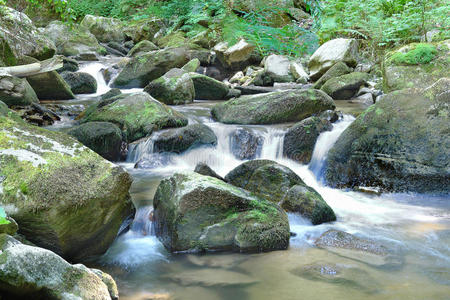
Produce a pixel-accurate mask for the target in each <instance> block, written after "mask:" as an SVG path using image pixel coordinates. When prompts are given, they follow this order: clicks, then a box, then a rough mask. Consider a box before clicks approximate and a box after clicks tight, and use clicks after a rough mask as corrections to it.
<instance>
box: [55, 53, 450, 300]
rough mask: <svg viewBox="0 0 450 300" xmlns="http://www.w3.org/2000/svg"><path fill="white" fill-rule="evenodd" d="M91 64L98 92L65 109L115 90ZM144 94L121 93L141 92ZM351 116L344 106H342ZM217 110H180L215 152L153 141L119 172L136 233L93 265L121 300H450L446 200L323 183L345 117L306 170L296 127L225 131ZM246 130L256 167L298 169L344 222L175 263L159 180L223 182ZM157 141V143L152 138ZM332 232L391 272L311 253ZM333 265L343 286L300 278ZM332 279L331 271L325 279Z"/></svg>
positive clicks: (296, 225) (300, 225)
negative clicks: (290, 140) (155, 217)
mask: <svg viewBox="0 0 450 300" xmlns="http://www.w3.org/2000/svg"><path fill="white" fill-rule="evenodd" d="M117 61H118V59H117V58H109V59H108V60H107V61H100V62H89V63H84V64H82V65H81V69H80V71H81V72H87V73H90V74H91V75H93V76H94V77H95V78H96V79H97V83H98V91H97V93H96V94H93V95H82V96H81V95H80V96H78V97H77V99H76V100H71V101H64V102H58V103H59V104H63V105H85V106H86V105H88V104H89V103H91V102H93V101H95V97H97V96H98V95H101V94H104V93H105V92H107V91H108V90H109V89H110V88H109V87H108V86H107V84H106V83H105V81H104V79H103V76H102V75H101V72H100V70H101V69H102V68H105V66H108V65H111V64H113V63H115V62H117ZM137 90H139V89H133V90H123V91H122V92H126V93H129V92H134V91H137ZM338 102H339V101H337V106H338V109H340V108H341V106H342V108H343V109H342V110H343V111H344V112H345V111H346V110H345V107H346V105H347V104H346V103H342V104H340V103H338ZM215 103H217V102H214V101H195V102H194V103H193V104H189V105H181V106H173V108H174V109H175V110H177V111H179V112H181V113H183V114H184V115H185V116H186V117H187V118H188V119H189V123H190V124H194V123H203V124H205V125H207V126H209V127H210V128H211V129H212V130H213V131H214V133H215V134H216V136H217V138H218V144H217V145H216V146H204V147H200V148H195V149H192V150H189V151H187V152H185V153H182V154H180V155H177V154H171V155H165V156H161V155H155V154H153V153H152V146H153V144H152V138H151V137H150V138H149V139H148V140H147V141H145V142H142V143H140V144H138V145H131V146H130V150H129V154H128V157H127V160H126V161H125V162H121V163H119V164H120V165H122V166H123V167H124V168H126V169H127V171H128V172H129V173H130V174H131V175H132V176H133V178H134V182H133V185H132V188H131V195H132V198H133V203H134V204H135V206H136V208H137V211H136V216H135V219H134V221H133V223H132V225H131V228H130V230H129V231H128V232H126V233H125V234H123V235H121V236H119V237H118V238H117V239H116V241H115V242H114V244H113V245H112V246H111V247H110V249H109V250H108V252H107V253H106V254H105V255H104V256H102V257H100V258H98V260H97V261H95V262H93V263H91V265H92V266H95V267H98V268H101V269H102V270H104V271H106V272H108V273H109V274H111V275H112V276H113V277H114V278H115V280H116V282H117V284H118V287H119V291H120V294H121V298H120V299H134V300H141V299H149V298H150V299H166V298H151V296H155V295H154V294H156V295H159V296H160V297H165V296H166V295H171V297H173V298H170V299H187V300H191V299H192V300H195V299H198V300H215V299H222V300H225V299H245V300H266V299H283V300H284V299H321V300H322V299H349V300H352V299H450V202H449V201H448V198H447V197H445V196H430V195H420V194H412V193H409V194H381V195H377V194H370V193H361V192H355V191H349V190H338V189H332V188H330V187H327V186H326V185H325V184H324V182H323V168H324V166H325V164H326V156H327V153H328V151H329V150H330V149H331V147H332V146H333V144H334V143H335V142H336V140H337V139H338V137H339V135H340V134H341V133H342V132H343V131H344V130H345V129H346V128H347V127H348V126H349V125H350V124H351V123H352V122H353V120H354V117H352V116H351V115H347V114H344V117H343V118H342V119H341V120H340V121H338V122H336V123H335V124H333V129H332V130H331V131H328V132H324V133H322V134H321V136H320V137H319V139H318V141H317V143H316V146H315V149H314V152H313V158H312V161H311V163H310V164H309V165H301V164H299V163H297V162H294V161H291V160H288V159H286V158H283V156H282V153H283V138H284V133H285V132H286V130H287V128H288V127H289V126H290V125H292V124H282V125H273V126H242V125H225V124H221V123H217V122H215V121H214V120H213V119H212V118H211V117H210V109H211V107H212V106H213V105H214V104H215ZM74 124H75V122H74V121H73V120H71V119H70V118H64V119H63V120H62V121H60V122H57V123H55V124H54V125H53V126H51V127H50V128H51V129H53V130H64V129H65V128H68V127H71V126H73V125H74ZM239 128H246V129H248V130H251V131H252V132H253V133H255V134H256V135H258V136H260V137H262V139H263V142H262V146H261V149H260V151H258V153H257V158H258V159H270V160H274V161H277V162H278V163H280V164H283V165H285V166H287V167H289V168H291V169H292V170H293V171H294V172H296V173H297V174H298V175H299V176H300V177H301V178H302V179H303V181H304V182H305V183H306V184H308V185H309V186H311V187H313V188H314V189H316V190H317V191H318V192H319V193H320V194H321V195H322V197H323V198H324V199H325V201H326V202H327V203H328V204H329V205H330V206H331V207H332V208H333V210H334V211H335V213H336V216H337V221H336V222H333V223H329V224H322V225H318V226H313V225H311V223H309V221H307V220H305V219H303V218H301V217H300V216H298V215H294V214H291V215H289V221H290V228H291V232H293V233H295V235H293V237H292V238H291V240H290V247H289V249H288V250H285V251H274V252H269V253H260V254H239V253H209V254H171V253H168V252H167V251H166V250H165V249H164V247H163V246H162V244H161V243H160V242H159V241H158V239H157V238H156V237H155V236H153V235H152V225H151V222H150V221H149V215H150V214H151V212H152V199H153V196H154V193H155V191H156V188H157V187H158V184H159V182H160V181H161V179H162V178H164V177H166V176H170V175H171V174H173V173H174V172H178V171H184V170H191V171H192V170H194V168H195V166H196V165H197V164H198V163H200V162H204V163H206V164H208V165H209V166H210V167H211V168H212V169H213V170H214V171H216V172H217V173H218V174H219V175H221V176H225V175H226V174H227V173H228V172H229V171H230V170H232V169H233V168H235V167H237V166H238V165H239V164H241V163H242V162H243V161H242V160H239V159H237V158H236V157H235V156H234V155H233V153H232V147H233V145H232V139H231V137H232V134H233V133H234V132H235V131H236V130H237V129H239ZM155 134H158V133H154V135H155ZM145 158H151V159H152V161H155V162H156V163H155V164H154V165H153V168H151V169H135V168H134V165H135V164H136V162H138V161H139V160H142V159H145ZM328 229H339V230H343V231H346V232H349V233H352V234H355V235H357V236H358V237H361V238H365V239H371V240H375V241H376V242H379V243H381V244H383V245H385V246H386V247H387V248H388V249H389V250H390V251H391V252H392V253H393V255H394V257H395V260H394V262H393V263H390V264H374V263H370V262H368V261H367V260H364V259H354V258H350V257H347V256H345V255H341V254H336V253H333V252H330V251H327V250H324V249H319V248H317V247H315V246H314V241H315V239H316V238H318V237H319V236H320V235H321V234H322V233H324V232H325V231H327V230H328ZM316 263H319V264H335V265H338V266H341V267H343V268H347V269H349V270H357V272H349V273H348V274H347V276H346V277H345V278H341V279H339V278H338V279H336V280H331V279H330V278H329V277H326V276H323V277H321V278H312V277H308V275H307V274H299V271H298V270H300V269H302V268H303V267H305V266H307V265H310V264H316ZM322 272H324V273H326V270H322Z"/></svg>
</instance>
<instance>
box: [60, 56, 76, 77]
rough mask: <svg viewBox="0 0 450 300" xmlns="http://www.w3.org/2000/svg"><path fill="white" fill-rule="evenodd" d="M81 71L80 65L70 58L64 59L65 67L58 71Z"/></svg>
mask: <svg viewBox="0 0 450 300" xmlns="http://www.w3.org/2000/svg"><path fill="white" fill-rule="evenodd" d="M79 69H80V64H79V63H78V62H77V61H76V60H75V59H71V58H68V57H64V58H63V67H62V68H61V69H58V70H56V72H58V73H60V74H61V73H63V72H76V71H78V70H79Z"/></svg>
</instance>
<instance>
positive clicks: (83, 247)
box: [0, 113, 133, 261]
mask: <svg viewBox="0 0 450 300" xmlns="http://www.w3.org/2000/svg"><path fill="white" fill-rule="evenodd" d="M7 115H8V116H13V115H14V113H8V114H7ZM0 137H1V138H0V143H1V144H2V145H4V147H2V148H3V149H0V170H1V175H2V176H3V178H4V179H3V180H2V182H1V183H0V197H1V199H2V206H3V207H4V208H5V211H6V213H7V214H8V215H9V216H11V217H12V218H14V219H15V220H16V221H17V223H18V224H19V233H20V234H22V235H24V236H25V237H26V238H27V239H28V240H29V241H31V242H32V243H34V244H35V245H37V246H40V247H43V248H47V249H50V250H52V251H54V252H55V253H57V254H59V255H61V256H62V257H64V258H65V259H68V260H70V261H79V260H81V259H85V258H87V257H90V256H92V255H99V254H102V253H104V252H105V251H106V250H107V249H108V247H109V246H110V245H111V243H112V242H113V240H114V239H115V238H116V235H117V232H118V230H119V227H120V225H121V224H122V222H123V220H124V219H125V218H126V217H128V216H129V215H130V214H131V213H132V211H133V208H132V203H131V201H130V195H129V188H130V185H131V181H132V179H131V177H130V175H129V174H128V173H127V172H126V171H125V170H124V169H123V168H122V167H119V166H116V165H113V164H111V163H110V162H108V161H106V160H104V159H103V158H101V157H100V156H99V155H97V154H96V153H94V152H93V151H91V150H89V149H88V148H86V147H85V146H83V145H82V144H80V143H79V142H77V141H76V140H75V139H73V138H72V137H70V136H68V135H66V134H63V133H60V132H55V131H49V130H46V129H43V128H39V127H35V126H32V125H28V124H26V123H25V122H23V121H21V120H18V119H17V118H13V117H6V116H0Z"/></svg>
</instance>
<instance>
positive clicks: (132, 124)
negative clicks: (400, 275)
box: [81, 92, 188, 143]
mask: <svg viewBox="0 0 450 300" xmlns="http://www.w3.org/2000/svg"><path fill="white" fill-rule="evenodd" d="M94 121H97V122H110V123H113V124H116V125H117V126H119V128H120V129H121V130H122V132H123V133H124V137H125V138H126V141H127V142H129V143H131V142H134V141H136V140H138V139H141V138H143V137H146V136H149V135H150V134H151V133H152V132H153V131H154V130H160V129H165V128H171V127H183V126H186V125H187V123H188V121H187V119H186V118H185V117H184V116H183V115H181V114H180V113H178V112H176V111H175V110H173V109H171V108H170V107H168V106H166V105H164V104H162V103H160V102H159V101H157V100H156V99H154V98H152V97H151V96H150V95H149V94H147V93H145V92H138V93H132V94H121V95H119V96H116V97H113V98H109V99H106V100H104V101H102V102H100V103H94V104H92V105H91V106H90V107H88V108H87V110H86V112H85V114H84V118H83V119H82V120H81V122H83V123H86V122H94Z"/></svg>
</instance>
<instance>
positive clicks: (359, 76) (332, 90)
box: [321, 72, 370, 100]
mask: <svg viewBox="0 0 450 300" xmlns="http://www.w3.org/2000/svg"><path fill="white" fill-rule="evenodd" d="M369 77H370V75H369V74H367V73H361V72H353V73H350V74H345V75H341V76H339V77H334V78H331V79H330V80H328V81H327V82H325V84H324V85H323V86H322V88H321V90H322V91H324V92H325V93H327V94H328V95H330V96H331V98H333V99H335V100H348V99H350V98H352V97H353V96H355V95H356V93H357V92H358V91H359V89H360V88H361V87H362V86H364V85H366V84H367V80H369Z"/></svg>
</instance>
